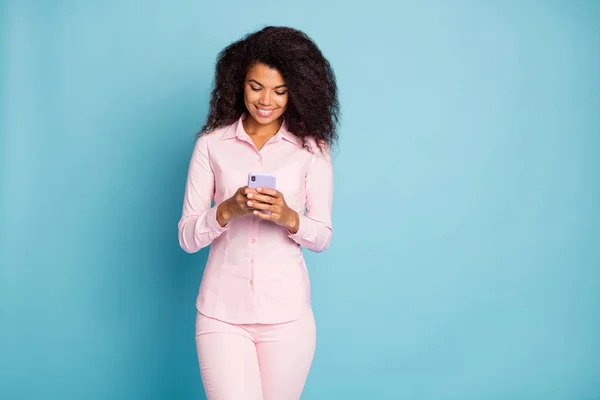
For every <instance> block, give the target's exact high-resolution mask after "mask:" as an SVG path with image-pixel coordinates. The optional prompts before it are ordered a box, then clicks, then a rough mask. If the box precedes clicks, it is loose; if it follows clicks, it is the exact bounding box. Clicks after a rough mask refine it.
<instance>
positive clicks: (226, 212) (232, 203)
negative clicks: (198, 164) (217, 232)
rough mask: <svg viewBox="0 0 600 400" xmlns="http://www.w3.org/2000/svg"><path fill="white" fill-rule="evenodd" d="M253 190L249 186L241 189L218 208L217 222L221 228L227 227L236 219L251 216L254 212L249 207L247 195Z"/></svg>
mask: <svg viewBox="0 0 600 400" xmlns="http://www.w3.org/2000/svg"><path fill="white" fill-rule="evenodd" d="M250 190H251V189H248V187H247V186H242V187H241V188H239V189H238V190H237V191H236V192H235V194H234V195H233V196H231V197H230V198H228V199H227V200H225V201H224V202H222V203H221V204H220V205H219V207H217V222H218V223H219V225H221V226H225V225H227V224H228V223H229V221H231V220H232V219H234V218H237V217H241V216H243V215H247V214H250V213H251V212H252V211H253V210H252V208H250V207H248V198H247V197H246V193H248V192H249V191H250Z"/></svg>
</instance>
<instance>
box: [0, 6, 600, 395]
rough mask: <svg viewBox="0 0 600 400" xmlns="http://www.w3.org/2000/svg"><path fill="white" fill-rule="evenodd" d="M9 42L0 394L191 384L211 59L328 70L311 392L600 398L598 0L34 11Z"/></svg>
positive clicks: (184, 387)
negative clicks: (304, 43) (274, 40)
mask: <svg viewBox="0 0 600 400" xmlns="http://www.w3.org/2000/svg"><path fill="white" fill-rule="evenodd" d="M2 7H3V8H2V9H1V12H2V14H1V15H2V19H1V20H0V27H1V35H0V38H1V42H0V46H1V48H0V60H1V61H0V68H1V71H0V78H1V81H0V88H1V96H2V97H1V103H0V112H1V114H0V123H1V133H2V136H1V142H0V146H1V147H0V149H1V153H0V157H1V158H0V160H1V164H0V166H1V179H2V180H1V197H0V199H1V200H0V201H1V203H0V213H1V214H0V218H1V219H0V229H1V231H0V234H1V235H2V236H1V241H0V246H1V248H0V265H1V268H0V274H1V275H0V398H2V399H67V398H71V399H90V400H91V399H145V400H148V399H201V398H203V394H202V393H203V390H202V385H201V381H200V376H199V370H198V366H197V359H196V353H195V344H194V336H193V335H194V317H195V309H194V301H195V297H196V293H197V289H198V284H199V281H200V278H201V274H202V269H203V264H204V262H205V260H206V256H207V253H206V251H202V252H200V253H198V254H194V255H188V254H186V253H184V252H183V251H182V250H181V249H180V248H179V247H178V243H177V222H178V219H179V216H180V212H181V204H182V197H183V190H184V184H185V177H186V173H187V165H188V162H189V156H190V154H191V150H192V146H193V141H194V134H195V132H196V131H197V130H198V129H199V128H200V126H201V125H202V123H203V121H204V118H205V115H206V111H207V103H208V96H209V88H210V84H211V80H212V72H213V66H214V60H215V57H216V54H217V52H218V51H219V50H220V49H222V48H223V47H224V46H225V45H227V44H229V43H230V42H232V41H234V40H236V39H238V38H239V37H241V36H242V35H243V34H245V33H248V32H250V31H252V30H255V29H258V28H261V27H262V26H264V25H265V24H277V25H291V26H294V27H297V28H300V29H303V30H305V31H306V32H307V33H308V34H309V35H311V36H312V37H313V38H314V39H315V40H316V41H317V43H318V44H319V45H320V47H321V48H322V50H323V51H324V53H325V54H326V56H327V57H328V58H329V59H330V61H331V63H332V64H333V66H334V68H335V71H336V73H337V76H338V80H339V86H340V95H341V103H342V106H343V120H342V122H343V125H342V128H341V131H340V133H341V141H340V146H339V149H338V152H337V154H336V158H335V168H336V196H335V204H334V206H335V210H334V213H335V214H334V224H335V233H334V238H333V243H332V245H331V248H330V249H329V250H328V251H327V252H325V253H322V254H307V258H308V263H309V270H310V273H311V278H312V282H313V291H314V308H315V314H316V318H317V322H318V350H317V353H316V356H315V360H314V364H313V369H312V371H311V374H310V376H309V379H308V382H307V385H306V389H305V394H304V396H303V399H374V400H375V399H411V400H418V399H424V400H430V399H456V400H458V399H460V400H469V399H477V400H481V399H485V400H494V399H502V400H506V399H511V400H521V399H523V400H525V399H544V400H553V399H565V400H577V399H586V400H590V399H598V398H600V234H599V226H600V24H599V23H598V21H599V20H600V6H599V3H598V2H595V1H566V0H565V1H533V0H531V1H520V2H518V1H494V2H485V3H484V2H476V1H453V2H451V1H424V2H397V1H391V0H389V1H384V0H372V1H368V2H347V1H338V2H336V1H322V0H321V1H316V0H310V1H306V0H305V1H302V2H300V1H295V2H282V1H261V2H246V1H239V0H230V1H221V2H210V3H209V2H201V1H191V0H173V1H170V2H165V1H157V0H147V1H141V0H140V1H134V0H126V1H58V0H54V1H52V2H49V1H19V0H5V1H4V2H3V3H2Z"/></svg>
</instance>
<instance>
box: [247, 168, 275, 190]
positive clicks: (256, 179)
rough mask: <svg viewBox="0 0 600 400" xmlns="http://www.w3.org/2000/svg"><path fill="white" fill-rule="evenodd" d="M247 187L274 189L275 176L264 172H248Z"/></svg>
mask: <svg viewBox="0 0 600 400" xmlns="http://www.w3.org/2000/svg"><path fill="white" fill-rule="evenodd" d="M248 187H249V188H253V189H256V188H265V189H276V178H275V175H274V174H268V173H265V172H250V173H249V174H248Z"/></svg>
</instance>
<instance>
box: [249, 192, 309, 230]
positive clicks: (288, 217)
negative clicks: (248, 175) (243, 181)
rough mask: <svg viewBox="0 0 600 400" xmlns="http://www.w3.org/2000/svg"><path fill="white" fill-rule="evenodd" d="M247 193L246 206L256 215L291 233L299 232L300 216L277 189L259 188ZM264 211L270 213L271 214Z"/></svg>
mask: <svg viewBox="0 0 600 400" xmlns="http://www.w3.org/2000/svg"><path fill="white" fill-rule="evenodd" d="M245 193H246V197H247V198H248V201H247V203H246V205H247V206H248V207H250V208H251V209H254V215H256V216H257V217H259V218H261V219H264V220H267V221H273V222H275V223H276V224H277V225H280V226H283V227H285V228H287V230H288V231H289V232H290V233H296V232H298V228H299V226H300V216H299V215H298V213H297V212H296V211H294V210H292V209H291V208H290V207H288V205H287V204H286V202H285V199H284V198H283V194H281V192H278V191H277V190H275V189H262V188H258V189H256V191H254V190H252V189H246V191H245ZM262 211H270V214H267V213H264V212H262Z"/></svg>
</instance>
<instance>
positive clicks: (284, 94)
mask: <svg viewBox="0 0 600 400" xmlns="http://www.w3.org/2000/svg"><path fill="white" fill-rule="evenodd" d="M288 97H289V95H288V88H287V86H286V84H285V81H284V80H283V77H282V76H281V74H280V73H279V71H278V70H276V69H274V68H270V67H268V66H266V65H265V64H254V65H253V66H252V67H251V68H250V69H249V70H248V73H247V74H246V81H245V82H244V103H245V104H246V108H247V109H248V112H249V113H250V115H251V116H252V117H253V118H254V119H255V120H256V122H258V123H259V124H261V125H268V124H271V123H273V122H275V121H277V120H278V119H279V118H280V117H281V116H282V115H283V113H284V112H285V107H286V106H287V102H288Z"/></svg>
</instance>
